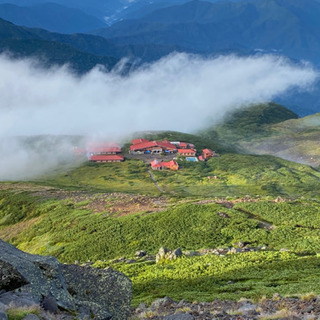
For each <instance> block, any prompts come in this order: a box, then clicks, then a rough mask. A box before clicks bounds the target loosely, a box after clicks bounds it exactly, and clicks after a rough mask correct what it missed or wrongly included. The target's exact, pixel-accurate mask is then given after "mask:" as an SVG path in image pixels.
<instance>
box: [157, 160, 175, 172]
mask: <svg viewBox="0 0 320 320" xmlns="http://www.w3.org/2000/svg"><path fill="white" fill-rule="evenodd" d="M151 168H152V169H153V170H163V169H170V170H178V169H179V165H178V163H177V162H176V161H174V160H171V161H166V162H160V161H158V160H153V161H152V162H151Z"/></svg>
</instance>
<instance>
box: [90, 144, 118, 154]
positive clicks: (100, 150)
mask: <svg viewBox="0 0 320 320" xmlns="http://www.w3.org/2000/svg"><path fill="white" fill-rule="evenodd" d="M86 149H87V152H88V153H90V154H91V155H98V154H118V153H121V148H120V146H119V145H118V144H117V143H89V144H88V145H87V148H86Z"/></svg>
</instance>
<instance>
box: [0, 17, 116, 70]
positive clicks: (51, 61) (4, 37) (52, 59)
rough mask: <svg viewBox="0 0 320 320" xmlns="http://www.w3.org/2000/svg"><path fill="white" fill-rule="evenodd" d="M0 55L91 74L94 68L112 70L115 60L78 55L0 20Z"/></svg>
mask: <svg viewBox="0 0 320 320" xmlns="http://www.w3.org/2000/svg"><path fill="white" fill-rule="evenodd" d="M0 52H6V53H9V54H10V55H11V56H12V57H15V58H24V57H36V58H37V60H39V62H40V63H41V64H42V65H44V66H53V65H64V64H69V65H70V66H71V67H72V68H73V69H74V70H76V71H77V72H79V73H83V72H87V71H89V70H91V69H92V68H93V67H94V66H96V65H97V64H101V65H104V66H105V67H106V68H107V69H111V68H112V67H114V66H115V65H116V64H117V63H118V61H119V59H116V58H113V57H110V56H109V57H108V56H97V55H94V54H90V53H87V52H82V51H80V50H78V49H76V48H74V47H72V46H70V45H68V44H64V43H60V42H57V41H48V40H46V39H45V38H43V37H41V36H39V35H37V34H36V32H34V30H32V29H28V28H25V27H18V26H16V25H14V24H12V23H10V22H8V21H5V20H2V19H0Z"/></svg>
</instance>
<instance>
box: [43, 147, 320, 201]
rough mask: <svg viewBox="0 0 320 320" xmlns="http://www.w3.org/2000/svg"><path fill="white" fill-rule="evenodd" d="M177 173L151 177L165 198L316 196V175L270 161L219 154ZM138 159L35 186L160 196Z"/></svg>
mask: <svg viewBox="0 0 320 320" xmlns="http://www.w3.org/2000/svg"><path fill="white" fill-rule="evenodd" d="M179 163H180V167H181V169H180V170H179V171H177V172H173V171H163V172H153V174H154V176H155V177H156V180H157V181H158V184H159V185H160V187H161V188H163V189H164V190H165V191H166V193H167V194H169V195H171V196H176V197H200V198H205V197H227V196H229V197H239V196H245V195H250V196H257V195H261V196H268V195H270V196H274V197H276V196H284V197H301V196H306V197H311V198H312V197H318V196H319V195H320V194H319V190H318V189H317V185H318V183H319V178H320V172H319V171H318V170H316V169H313V168H311V167H309V166H306V165H301V164H297V163H293V162H289V161H286V160H282V159H279V158H275V157H272V156H252V155H240V154H229V153H228V154H224V155H222V156H221V157H219V158H213V159H210V160H209V161H208V162H206V163H204V162H198V163H188V162H185V161H183V160H181V161H180V162H179ZM148 169H149V166H148V165H147V164H144V163H143V162H142V161H138V160H127V161H125V162H124V163H114V164H86V165H84V166H82V167H79V168H75V169H74V170H69V169H68V170H66V171H64V172H61V173H60V174H59V175H55V176H50V177H45V178H42V179H40V180H39V181H38V183H41V184H45V185H49V186H54V187H62V188H69V189H70V188H71V189H89V190H92V191H103V192H129V193H140V194H149V195H159V194H160V192H159V190H158V189H157V188H156V187H155V185H154V183H153V182H152V180H151V178H150V176H149V174H148V172H147V171H148Z"/></svg>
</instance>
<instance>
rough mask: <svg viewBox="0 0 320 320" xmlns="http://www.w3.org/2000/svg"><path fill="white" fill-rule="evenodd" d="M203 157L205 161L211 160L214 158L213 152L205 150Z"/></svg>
mask: <svg viewBox="0 0 320 320" xmlns="http://www.w3.org/2000/svg"><path fill="white" fill-rule="evenodd" d="M202 156H203V158H204V159H210V158H212V157H213V151H212V150H210V149H203V150H202Z"/></svg>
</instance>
